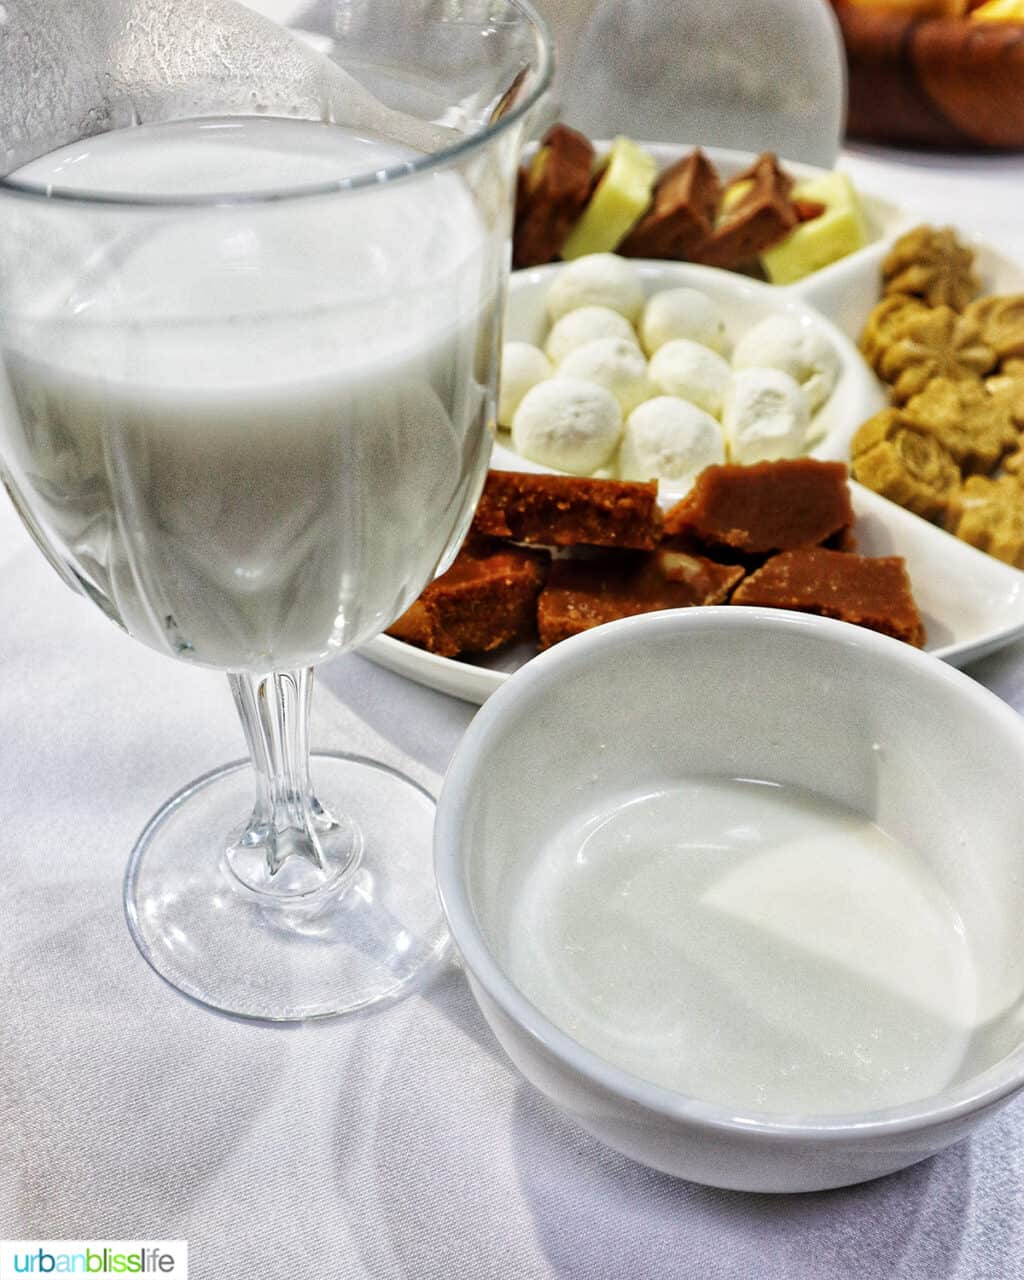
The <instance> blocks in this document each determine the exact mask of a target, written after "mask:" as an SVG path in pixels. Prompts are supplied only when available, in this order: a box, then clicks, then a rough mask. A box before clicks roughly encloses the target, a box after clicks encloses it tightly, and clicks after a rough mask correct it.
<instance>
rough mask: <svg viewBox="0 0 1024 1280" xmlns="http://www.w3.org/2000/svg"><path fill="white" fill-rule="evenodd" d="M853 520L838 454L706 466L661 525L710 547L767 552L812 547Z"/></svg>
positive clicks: (750, 552)
mask: <svg viewBox="0 0 1024 1280" xmlns="http://www.w3.org/2000/svg"><path fill="white" fill-rule="evenodd" d="M853 521H854V515H853V507H852V506H851V504H850V490H849V486H848V485H847V476H846V467H845V466H844V465H843V464H842V463H841V462H818V461H816V460H815V459H813V458H793V459H787V460H784V461H779V462H758V463H755V464H754V465H753V466H722V467H708V468H707V469H706V470H704V471H702V472H701V474H700V475H699V476H698V478H697V483H696V484H695V485H694V487H693V488H692V489H691V490H690V492H689V493H688V494H687V495H686V497H685V498H683V499H682V501H681V502H678V503H676V505H675V506H674V507H673V508H672V509H671V510H670V511H669V512H668V513H667V514H666V516H665V532H666V534H669V535H671V536H677V535H683V536H685V537H688V538H691V539H693V540H694V541H695V542H696V543H697V545H699V546H701V547H703V548H705V549H711V550H712V552H715V551H717V550H720V549H722V548H728V549H730V550H732V551H734V552H738V553H741V554H742V555H748V556H749V555H769V554H772V553H774V552H776V551H789V550H792V549H794V548H797V547H814V546H818V545H819V544H820V543H822V542H824V541H825V540H826V539H828V538H832V537H834V536H835V535H837V534H839V533H841V532H842V531H843V530H844V529H848V528H849V527H850V526H851V525H852V524H853Z"/></svg>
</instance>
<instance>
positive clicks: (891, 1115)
mask: <svg viewBox="0 0 1024 1280" xmlns="http://www.w3.org/2000/svg"><path fill="white" fill-rule="evenodd" d="M751 629H754V630H758V629H762V630H768V631H775V632H783V633H787V634H795V633H798V632H799V633H803V634H808V633H810V634H814V635H816V636H817V638H818V639H819V640H820V641H821V642H822V643H825V644H827V645H829V646H830V647H832V648H833V649H835V650H836V651H837V652H839V651H842V650H850V649H862V650H868V651H869V652H870V653H872V654H873V655H875V656H876V658H877V660H879V661H881V662H884V663H886V664H888V665H889V666H894V665H895V666H897V667H903V668H909V669H916V670H917V671H918V672H919V673H921V674H924V675H926V676H927V678H928V679H930V680H931V681H932V683H933V684H934V685H935V686H936V687H937V688H945V689H946V690H947V691H948V693H949V694H950V696H952V697H953V698H955V699H959V700H964V699H966V700H967V701H968V702H972V703H974V704H975V705H976V706H977V707H979V708H980V709H981V710H982V711H983V712H984V714H986V715H988V716H989V718H990V719H991V720H992V721H993V723H994V724H998V723H1000V722H1001V725H1002V727H1003V729H1004V730H1005V731H1006V732H1009V733H1011V734H1013V735H1015V736H1016V737H1018V738H1020V739H1024V721H1022V719H1021V717H1020V716H1019V715H1018V713H1017V712H1016V711H1015V710H1014V709H1013V708H1012V707H1011V706H1010V705H1009V704H1008V703H1005V702H1004V701H1003V700H1002V699H1001V698H999V697H998V696H997V695H996V694H994V693H992V692H991V691H990V690H988V689H986V688H985V687H984V686H983V685H980V684H978V683H977V682H976V681H974V680H972V679H971V678H970V677H969V676H966V675H964V674H963V673H962V672H960V671H958V670H956V668H954V667H951V666H949V665H948V664H947V663H944V662H941V661H940V660H938V659H936V658H933V657H932V656H931V655H930V654H927V653H924V652H923V651H922V650H919V649H915V648H913V647H912V646H910V645H908V644H905V643H904V642H902V641H899V640H894V639H892V638H891V637H889V636H884V635H881V634H879V633H877V632H873V631H868V630H867V629H865V628H863V627H857V626H853V625H852V624H850V623H846V622H839V621H836V620H834V619H829V618H820V617H816V616H814V615H810V614H804V613H795V612H790V611H788V610H783V609H765V608H753V607H747V606H742V607H736V606H723V605H719V606H710V607H705V608H704V609H674V610H664V611H661V612H658V613H648V614H641V615H639V616H636V617H632V618H624V619H620V620H618V621H616V622H611V623H606V624H605V625H604V626H601V627H595V628H593V629H592V630H590V631H586V632H583V633H582V634H580V635H577V636H573V637H572V638H570V639H569V640H565V641H563V642H562V643H561V644H558V645H556V646H554V647H553V648H551V649H548V650H547V651H546V652H544V653H542V654H540V655H539V656H538V657H537V658H535V659H534V660H533V661H532V662H529V663H527V664H526V665H525V666H523V667H522V668H520V670H519V671H517V672H515V673H514V674H513V675H512V676H511V677H510V679H509V680H508V681H507V682H506V683H505V684H504V685H502V687H501V688H500V689H498V690H497V691H496V692H495V693H494V694H493V695H492V696H491V698H490V699H489V700H488V701H487V702H486V703H485V704H484V705H483V707H482V708H481V709H480V711H479V712H478V713H477V715H476V717H475V718H474V720H473V721H472V723H471V724H470V726H469V728H468V729H467V731H466V733H465V735H464V736H463V738H462V741H461V742H460V743H459V746H458V748H457V749H456V751H455V754H454V756H453V757H452V760H451V763H450V764H449V766H448V770H447V773H446V775H445V779H444V785H443V787H442V789H441V794H440V796H439V798H438V805H437V816H436V820H435V825H434V865H435V874H436V879H437V887H438V894H439V896H440V899H441V905H442V908H443V910H444V913H445V917H446V919H447V921H448V926H449V929H450V931H451V935H452V939H453V941H454V942H455V945H456V947H457V949H458V950H459V952H460V954H461V955H462V958H463V960H464V962H465V965H466V968H467V971H468V973H469V974H470V975H471V976H472V977H473V978H474V979H475V980H476V981H477V982H479V983H480V985H481V987H482V988H483V989H484V990H485V991H486V993H487V995H488V996H489V997H490V998H491V999H492V1000H493V1001H494V1002H495V1003H496V1004H497V1005H498V1007H499V1008H500V1009H501V1011H502V1012H503V1013H504V1014H505V1015H506V1016H507V1017H509V1018H510V1019H511V1020H512V1021H513V1022H514V1023H516V1024H517V1025H518V1026H519V1028H520V1029H521V1030H523V1031H525V1032H526V1033H527V1034H528V1035H529V1036H530V1037H531V1039H533V1040H534V1041H536V1042H537V1043H538V1044H539V1045H540V1046H542V1048H543V1049H545V1050H546V1051H547V1052H548V1053H549V1054H551V1055H552V1056H553V1057H554V1058H555V1059H557V1060H558V1061H559V1063H560V1064H561V1065H562V1066H563V1067H566V1068H568V1069H570V1070H572V1071H574V1072H576V1073H577V1074H579V1075H581V1076H583V1077H584V1078H585V1079H586V1080H587V1081H588V1082H589V1083H591V1084H593V1085H596V1086H597V1087H599V1088H601V1089H603V1090H604V1091H606V1092H607V1093H610V1094H612V1095H614V1096H617V1097H619V1098H621V1099H624V1100H626V1101H628V1102H630V1103H633V1104H635V1105H638V1106H641V1107H643V1108H645V1109H647V1110H648V1111H651V1112H654V1113H656V1114H658V1115H660V1116H662V1117H664V1118H665V1119H667V1120H669V1121H673V1122H684V1123H687V1124H691V1125H696V1126H698V1127H700V1128H703V1129H706V1130H709V1131H711V1132H717V1133H722V1134H728V1135H730V1136H732V1137H737V1136H739V1135H740V1134H750V1135H751V1136H754V1137H757V1138H759V1139H762V1140H775V1141H777V1142H783V1143H784V1142H799V1141H804V1140H807V1139H810V1138H829V1139H833V1140H836V1141H839V1140H844V1141H847V1142H849V1141H851V1140H857V1141H863V1140H868V1139H871V1138H877V1137H881V1136H885V1135H894V1134H906V1133H912V1132H914V1131H916V1130H921V1129H928V1128H934V1127H936V1126H939V1125H943V1124H948V1123H951V1122H955V1121H957V1120H960V1119H963V1118H964V1117H967V1116H970V1115H972V1114H973V1113H974V1112H977V1111H980V1110H984V1109H988V1108H991V1107H995V1106H997V1105H998V1104H999V1103H1001V1102H1003V1101H1006V1100H1007V1099H1008V1098H1009V1097H1010V1096H1011V1095H1012V1094H1013V1093H1015V1092H1017V1091H1019V1090H1020V1089H1021V1088H1022V1087H1024V1043H1022V1044H1021V1045H1020V1046H1018V1048H1017V1049H1015V1050H1014V1051H1013V1052H1012V1053H1010V1054H1008V1055H1007V1056H1006V1057H1005V1058H1003V1059H1001V1060H1000V1061H999V1062H997V1063H994V1064H993V1065H992V1066H990V1067H987V1068H986V1069H985V1070H984V1071H982V1072H979V1073H978V1074H977V1075H975V1076H972V1077H971V1078H970V1079H969V1080H966V1081H964V1082H963V1083H961V1084H958V1085H956V1086H953V1087H952V1088H948V1089H945V1090H942V1091H940V1092H939V1093H936V1094H931V1095H928V1096H927V1097H925V1098H921V1099H918V1100H915V1101H913V1102H909V1103H903V1104H901V1105H900V1106H897V1107H888V1108H884V1109H878V1110H872V1111H863V1112H849V1113H835V1114H825V1115H815V1114H808V1115H798V1116H793V1115H775V1114H773V1113H769V1112H758V1111H755V1110H745V1109H742V1108H733V1107H729V1106H724V1105H719V1104H715V1103H710V1102H704V1101H702V1100H700V1099H698V1098H694V1097H691V1096H689V1095H686V1094H683V1093H679V1092H677V1091H675V1090H673V1089H669V1088H668V1087H666V1086H664V1085H658V1084H654V1083H653V1082H650V1081H647V1080H644V1079H643V1078H642V1077H640V1076H637V1075H634V1074H633V1073H632V1072H629V1071H626V1070H625V1069H623V1068H621V1067H617V1066H615V1065H614V1064H612V1063H610V1062H608V1061H607V1060H606V1059H604V1058H602V1057H601V1056H600V1055H599V1054H597V1053H595V1052H594V1051H593V1050H591V1049H588V1048H586V1047H585V1046H584V1045H582V1044H580V1043H579V1042H578V1041H577V1040H575V1039H573V1037H572V1036H570V1035H569V1034H568V1033H567V1032H566V1031H563V1030H562V1029H561V1028H560V1027H559V1026H558V1025H557V1024H556V1023H554V1022H552V1021H551V1020H549V1019H548V1018H547V1017H546V1016H545V1015H544V1014H543V1013H541V1011H540V1010H539V1009H538V1008H537V1007H536V1006H535V1005H534V1004H533V1003H532V1002H531V1001H529V1000H528V999H527V997H526V996H525V995H523V994H522V992H521V991H520V990H519V989H518V987H516V985H515V983H514V982H513V981H512V980H511V978H509V977H508V976H507V975H506V974H505V972H504V970H503V969H502V968H501V966H500V965H499V963H498V961H497V960H496V959H495V957H494V955H493V953H492V952H491V950H490V947H489V946H488V943H487V941H486V939H485V938H484V935H483V932H482V930H481V928H480V925H479V923H478V921H477V918H476V914H475V912H474V910H473V906H472V903H471V901H470V896H469V890H468V886H467V883H466V878H465V875H464V866H465V864H466V859H464V857H463V846H462V838H461V827H462V818H463V815H464V814H465V812H466V809H467V806H468V804H469V801H470V798H471V796H472V793H473V791H474V788H475V785H476V779H475V774H476V765H477V761H478V760H479V758H480V756H481V754H482V748H483V747H484V746H485V745H486V744H487V743H489V742H490V741H491V740H493V739H494V738H495V737H498V736H500V735H501V733H502V732H503V730H504V720H505V717H506V715H507V714H508V713H509V712H511V711H512V710H513V709H514V708H515V707H516V706H517V704H518V702H519V700H520V698H521V697H522V696H523V695H525V694H527V693H528V692H533V693H537V692H538V691H540V692H543V689H544V688H545V687H548V686H550V685H551V684H552V683H554V682H556V681H560V680H563V679H564V678H565V675H566V671H565V669H566V668H569V669H570V670H571V669H572V668H573V667H576V666H579V665H581V664H585V663H586V662H587V661H588V659H589V658H590V657H591V656H592V655H593V654H594V653H595V652H597V651H599V650H601V649H604V648H606V647H608V646H614V647H625V646H626V645H629V646H633V645H636V644H639V643H642V642H643V640H644V638H645V637H647V636H655V635H659V634H661V633H671V632H678V633H683V634H685V633H686V632H690V631H744V630H748V631H749V630H751Z"/></svg>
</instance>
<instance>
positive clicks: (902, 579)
mask: <svg viewBox="0 0 1024 1280" xmlns="http://www.w3.org/2000/svg"><path fill="white" fill-rule="evenodd" d="M730 603H732V604H735V605H759V606H761V607H762V608H769V609H795V610H797V611H798V612H800V613H813V614H817V615H818V616H819V617H822V618H838V619H839V620H840V621H841V622H852V623H855V624H856V625H857V626H860V627H868V628H869V629H870V630H872V631H880V632H882V634H883V635H887V636H893V637H894V638H895V639H896V640H904V641H906V643H907V644H912V645H916V646H917V647H918V648H920V647H921V646H922V645H923V644H924V642H925V628H924V623H923V622H922V621H921V615H920V613H919V612H918V608H917V605H916V604H915V602H914V597H913V594H912V592H911V589H910V579H909V578H908V576H907V567H906V565H905V563H904V562H903V559H902V558H901V557H900V556H878V557H872V556H859V555H855V554H853V553H851V552H849V551H827V550H825V549H824V548H823V547H814V548H810V549H807V550H803V551H784V552H783V553H782V554H781V555H777V556H773V557H772V559H771V560H769V561H767V563H766V564H764V565H763V567H762V568H760V569H758V570H757V571H756V572H754V573H752V574H751V575H750V577H749V578H747V579H745V580H744V581H743V582H741V583H740V585H739V586H738V587H737V588H736V590H735V592H734V593H733V597H732V600H731V602H730Z"/></svg>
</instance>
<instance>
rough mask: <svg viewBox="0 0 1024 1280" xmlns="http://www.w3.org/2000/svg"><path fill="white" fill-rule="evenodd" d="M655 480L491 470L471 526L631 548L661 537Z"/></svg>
mask: <svg viewBox="0 0 1024 1280" xmlns="http://www.w3.org/2000/svg"><path fill="white" fill-rule="evenodd" d="M661 524H662V520H661V509H660V508H659V506H658V486H657V485H656V484H631V483H627V482H626V481H619V480H591V479H588V478H587V477H585V476H549V475H534V474H533V473H532V472H525V471H491V472H489V473H488V476H487V483H486V485H485V486H484V492H483V495H482V497H481V498H480V503H479V505H478V506H477V509H476V515H475V516H474V517H473V531H474V533H477V534H483V535H486V536H489V537H495V538H511V539H512V540H513V541H514V542H530V543H536V544H538V545H541V546H549V547H574V546H594V547H633V548H636V549H638V550H641V551H649V550H652V549H653V548H654V547H656V546H657V544H658V540H659V538H660V536H661Z"/></svg>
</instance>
